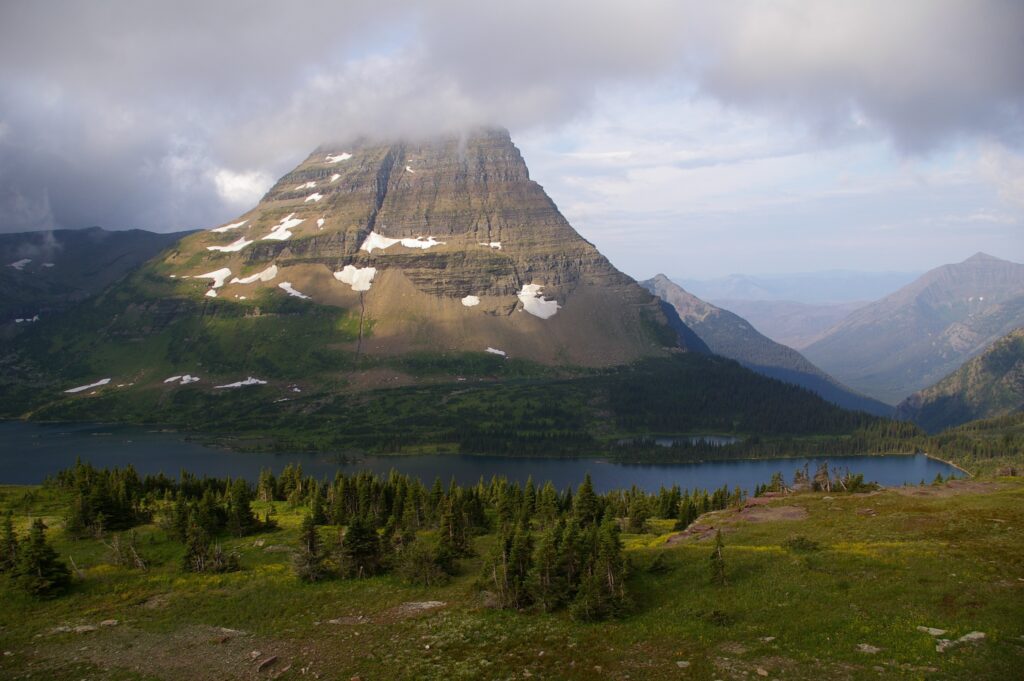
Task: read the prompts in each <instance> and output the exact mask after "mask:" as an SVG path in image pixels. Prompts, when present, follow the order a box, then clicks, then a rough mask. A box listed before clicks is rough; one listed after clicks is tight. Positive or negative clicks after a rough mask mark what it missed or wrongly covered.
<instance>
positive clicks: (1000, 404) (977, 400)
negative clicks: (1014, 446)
mask: <svg viewBox="0 0 1024 681" xmlns="http://www.w3.org/2000/svg"><path fill="white" fill-rule="evenodd" d="M1021 411H1024V328H1022V329H1016V330H1014V331H1011V332H1010V333H1008V334H1007V335H1005V336H1003V337H1002V338H1000V339H999V340H997V341H996V342H995V343H993V344H992V345H991V346H990V347H989V348H988V349H986V350H985V351H984V352H982V353H981V354H980V355H978V356H977V357H975V358H973V359H971V360H969V361H967V362H966V363H965V364H964V365H963V366H962V367H960V368H959V369H957V370H956V371H954V372H953V373H952V374H950V375H949V376H947V377H946V378H944V379H942V380H941V381H939V382H938V383H936V384H935V385H933V386H931V387H930V388H926V389H924V390H920V391H918V392H916V393H914V394H913V395H911V396H910V397H908V398H907V399H905V400H904V401H903V402H901V403H900V404H899V406H898V407H897V415H898V416H899V417H900V418H902V419H907V420H911V421H914V422H916V423H917V424H918V425H920V426H921V427H922V428H924V429H926V430H929V431H937V430H941V429H943V428H948V427H950V426H957V425H960V424H961V423H966V422H967V421H973V420H975V419H989V418H995V417H998V416H1006V415H1008V414H1014V413H1019V412H1021Z"/></svg>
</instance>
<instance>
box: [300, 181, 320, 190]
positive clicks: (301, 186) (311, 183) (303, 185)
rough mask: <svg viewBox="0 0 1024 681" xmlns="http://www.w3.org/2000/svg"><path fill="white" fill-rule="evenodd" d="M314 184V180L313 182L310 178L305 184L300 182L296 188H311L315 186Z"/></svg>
mask: <svg viewBox="0 0 1024 681" xmlns="http://www.w3.org/2000/svg"><path fill="white" fill-rule="evenodd" d="M315 186H316V182H313V181H312V180H310V181H309V182H307V183H306V184H300V185H299V186H298V188H299V189H312V188H313V187H315Z"/></svg>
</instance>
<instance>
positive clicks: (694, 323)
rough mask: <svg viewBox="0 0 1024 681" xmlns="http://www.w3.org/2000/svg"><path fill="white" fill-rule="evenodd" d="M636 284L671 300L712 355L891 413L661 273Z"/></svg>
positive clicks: (850, 404)
mask: <svg viewBox="0 0 1024 681" xmlns="http://www.w3.org/2000/svg"><path fill="white" fill-rule="evenodd" d="M641 286H643V287H644V288H646V289H647V290H648V291H650V292H651V293H654V294H655V295H657V296H658V297H659V298H661V299H662V300H664V301H666V302H668V303H669V304H671V305H672V306H673V307H674V308H675V310H676V312H677V313H678V314H679V317H680V318H681V319H682V320H683V322H685V323H686V325H687V326H688V327H690V328H691V329H693V331H694V333H696V334H697V335H698V336H699V337H700V339H701V340H702V341H704V343H706V344H707V346H708V348H710V350H711V351H712V352H714V353H715V354H717V355H721V356H723V357H728V358H730V359H734V360H736V361H737V362H739V363H740V364H742V365H744V366H745V367H747V368H748V369H752V370H753V371H756V372H758V373H760V374H763V375H765V376H770V377H772V378H777V379H779V380H782V381H786V382H788V383H793V384H796V385H799V386H801V387H804V388H807V389H808V390H811V391H812V392H815V393H817V394H818V395H820V396H821V397H823V398H825V399H826V400H828V401H830V402H832V403H834V404H838V405H839V406H841V407H845V408H847V409H857V410H861V411H866V412H869V413H872V414H876V415H891V414H892V411H893V410H892V407H890V406H888V405H886V404H883V403H881V402H879V401H877V400H873V399H871V398H869V397H866V396H864V395H859V394H857V393H855V392H854V391H852V390H850V389H849V388H847V387H846V386H844V385H842V384H840V383H839V382H838V381H836V380H835V379H834V378H832V377H831V376H829V375H828V374H826V373H825V372H823V371H821V370H820V369H819V368H818V367H816V366H814V365H813V364H811V363H810V362H809V361H807V359H806V358H805V357H804V356H803V355H801V354H800V353H799V352H797V351H796V350H793V349H792V348H788V347H786V346H784V345H781V344H779V343H776V342H775V341H773V340H771V339H770V338H767V337H765V336H764V335H762V334H761V333H759V332H758V331H757V330H756V329H755V328H754V327H753V326H751V325H750V323H749V322H747V321H746V320H745V319H743V318H741V317H739V316H737V315H735V314H733V313H732V312H730V311H728V310H723V309H721V308H719V307H716V306H715V305H711V304H710V303H707V302H705V301H703V300H701V299H700V298H698V297H697V296H694V295H692V294H690V293H688V292H687V291H686V290H685V289H683V288H682V287H681V286H679V285H678V284H676V283H674V282H673V281H671V280H670V279H669V278H668V277H666V276H665V275H663V274H659V275H657V276H656V277H654V278H653V279H648V280H647V281H644V282H641Z"/></svg>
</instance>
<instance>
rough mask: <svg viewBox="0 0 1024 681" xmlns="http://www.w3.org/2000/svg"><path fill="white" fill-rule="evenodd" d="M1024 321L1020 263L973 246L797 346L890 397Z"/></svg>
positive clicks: (927, 381) (894, 399) (926, 381)
mask: <svg viewBox="0 0 1024 681" xmlns="http://www.w3.org/2000/svg"><path fill="white" fill-rule="evenodd" d="M1021 326H1024V265H1020V264H1017V263H1013V262H1009V261H1006V260H1000V259H999V258H995V257H992V256H990V255H986V254H984V253H978V254H976V255H974V256H972V257H970V258H968V259H967V260H965V261H963V262H961V263H957V264H952V265H943V266H941V267H937V268H935V269H933V270H931V271H929V272H926V273H925V274H923V275H922V276H921V277H919V278H918V279H916V280H915V281H913V282H912V283H910V284H908V285H907V286H904V287H903V288H901V289H900V290H898V291H896V292H895V293H892V294H890V295H888V296H885V297H884V298H882V299H881V300H878V301H876V302H874V303H871V304H869V305H866V306H864V307H862V308H860V309H858V310H855V311H854V312H853V313H851V314H850V315H849V316H848V317H846V318H845V319H844V320H843V321H841V322H840V323H838V324H837V325H835V326H834V327H832V328H831V329H829V330H828V331H827V332H826V333H825V334H824V335H823V336H822V337H821V338H820V339H819V340H817V341H815V342H814V343H812V344H810V345H808V346H807V347H805V348H803V354H804V355H805V356H806V357H807V358H808V359H809V360H810V361H811V362H813V363H814V364H816V365H817V366H819V367H821V368H822V369H824V370H825V371H827V372H828V373H829V374H831V375H833V376H835V377H836V378H838V379H839V380H840V381H842V382H843V383H845V384H847V385H849V386H851V387H852V388H854V389H855V390H858V391H861V392H863V393H865V394H867V395H870V396H872V397H875V398H877V399H880V400H882V401H884V402H887V403H890V404H896V403H898V402H900V401H902V400H903V399H904V398H906V397H907V396H908V395H910V394H911V393H913V392H915V391H918V390H921V389H923V388H925V387H927V386H930V385H932V384H933V383H936V382H937V381H939V380H941V379H942V378H943V377H945V376H946V375H947V374H949V373H951V372H952V371H954V370H956V369H957V368H958V367H960V365H962V364H963V363H964V362H965V361H967V360H968V359H970V358H971V357H973V356H975V355H976V354H978V353H979V352H981V351H982V350H984V349H985V348H986V347H988V346H989V345H991V344H992V343H993V342H995V341H996V340H997V339H998V338H1000V337H1002V336H1003V335H1005V334H1007V333H1009V332H1010V331H1012V330H1013V329H1015V328H1018V327H1021Z"/></svg>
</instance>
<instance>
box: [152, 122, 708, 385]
mask: <svg viewBox="0 0 1024 681" xmlns="http://www.w3.org/2000/svg"><path fill="white" fill-rule="evenodd" d="M157 271H159V272H160V273H161V274H162V275H163V276H166V277H168V278H172V279H173V280H174V282H175V294H176V295H180V296H185V297H192V298H200V297H204V296H205V297H207V298H216V299H218V300H221V301H228V302H232V303H238V304H242V305H252V304H253V302H252V301H253V299H254V298H255V297H256V296H257V295H259V294H260V293H261V292H264V291H269V292H270V293H271V294H272V295H275V296H293V297H297V298H304V299H309V300H310V301H312V302H315V303H319V304H323V305H332V306H337V307H341V308H346V309H354V310H359V311H360V312H359V314H360V322H359V328H360V329H361V333H360V336H361V337H360V338H359V339H358V340H357V342H356V344H357V346H358V347H359V349H360V350H361V351H362V352H365V353H370V354H380V355H394V354H401V353H407V352H411V351H427V350H429V351H444V352H446V351H475V352H484V351H487V350H488V349H489V350H490V351H492V352H497V351H500V352H502V353H506V354H507V355H509V356H515V357H521V358H528V359H532V360H535V361H539V362H543V363H549V364H551V363H565V364H578V365H587V366H608V365H615V364H623V363H628V362H630V361H633V360H635V359H638V358H640V357H643V356H650V355H660V354H665V353H666V352H667V348H669V347H673V346H676V347H678V345H679V344H680V341H678V340H677V333H676V332H674V331H673V330H672V329H676V331H680V332H682V333H683V335H684V336H685V335H686V330H685V328H684V327H682V325H681V324H680V323H679V322H678V320H676V319H671V317H672V316H673V315H672V313H671V311H669V310H665V309H663V308H662V306H661V305H659V302H658V301H657V300H656V299H655V298H654V297H653V296H651V295H650V294H649V293H648V292H647V291H645V290H643V289H642V288H641V287H640V286H638V285H637V284H636V282H634V281H633V280H632V279H630V278H629V277H628V276H626V275H624V274H622V273H621V272H619V271H618V270H617V269H615V267H613V266H612V265H611V263H610V262H608V260H607V259H606V258H605V257H604V256H603V255H601V253H599V252H598V250H597V249H596V248H595V247H594V246H593V245H592V244H590V243H589V242H587V241H586V240H584V239H583V238H582V237H581V236H580V235H579V234H578V233H577V232H576V231H575V230H574V229H573V228H572V227H571V226H570V225H569V223H568V222H567V221H566V220H565V218H564V217H562V215H561V213H559V211H558V209H557V207H556V206H555V204H554V202H552V201H551V199H550V198H549V197H548V196H547V195H546V194H545V192H544V190H543V188H541V186H540V185H538V184H537V183H536V182H533V181H532V180H531V179H530V175H529V171H528V170H527V167H526V164H525V163H524V161H523V158H522V156H521V155H520V153H519V151H518V149H516V147H515V146H514V145H513V143H512V140H511V139H510V137H509V134H508V132H506V131H504V130H495V129H487V130H479V131H476V132H474V133H471V134H467V135H465V136H461V137H447V138H441V139H434V140H430V141H425V142H424V141H421V142H391V143H376V142H370V141H360V142H355V143H352V144H347V145H338V146H335V145H332V146H323V147H320V148H318V149H317V150H316V151H314V152H313V153H312V154H311V155H310V156H309V157H308V158H307V159H306V160H305V161H303V162H302V163H301V164H300V165H299V166H298V167H297V168H295V169H294V170H292V171H291V172H289V173H288V174H287V175H285V176H284V177H282V178H281V179H280V180H279V181H278V182H277V184H275V185H274V186H273V188H271V190H270V191H269V192H268V193H267V194H266V195H265V196H264V197H263V199H262V200H261V201H260V203H259V204H258V205H257V206H256V207H255V208H253V209H252V210H251V211H249V212H248V213H246V214H244V215H241V216H239V217H238V218H237V219H236V220H234V221H232V222H231V223H230V224H225V225H222V226H219V227H216V228H214V229H211V230H208V231H205V232H202V233H199V234H196V235H194V236H191V237H189V238H186V239H184V240H183V241H182V242H181V243H180V245H179V246H178V248H177V249H176V250H175V251H173V252H171V253H169V254H167V255H166V257H164V258H163V259H162V261H161V262H160V263H159V265H158V266H157ZM371 329H372V332H371ZM694 340H695V339H692V338H691V344H693V341H694ZM696 343H697V344H698V345H699V341H696ZM681 344H682V345H685V344H686V341H685V340H684V341H682V342H681Z"/></svg>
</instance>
